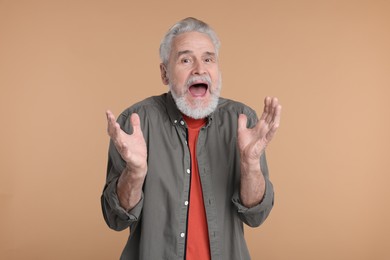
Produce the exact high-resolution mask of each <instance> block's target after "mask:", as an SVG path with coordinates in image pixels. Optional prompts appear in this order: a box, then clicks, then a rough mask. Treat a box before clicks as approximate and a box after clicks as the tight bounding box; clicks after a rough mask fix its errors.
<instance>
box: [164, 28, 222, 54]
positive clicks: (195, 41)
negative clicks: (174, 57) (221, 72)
mask: <svg viewBox="0 0 390 260" xmlns="http://www.w3.org/2000/svg"><path fill="white" fill-rule="evenodd" d="M182 51H191V52H200V53H204V52H211V53H215V47H214V44H213V42H212V41H211V39H210V37H209V36H208V35H207V34H204V33H200V32H186V33H182V34H180V35H178V36H176V37H175V38H174V39H173V42H172V51H171V54H177V53H178V52H182Z"/></svg>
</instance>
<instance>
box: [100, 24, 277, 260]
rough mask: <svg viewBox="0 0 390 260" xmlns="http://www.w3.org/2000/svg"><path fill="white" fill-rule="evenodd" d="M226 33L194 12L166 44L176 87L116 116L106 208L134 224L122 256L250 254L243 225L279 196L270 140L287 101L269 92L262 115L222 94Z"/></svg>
mask: <svg viewBox="0 0 390 260" xmlns="http://www.w3.org/2000/svg"><path fill="white" fill-rule="evenodd" d="M219 46H220V43H219V40H218V38H217V35H216V34H215V32H214V31H213V30H212V29H211V28H210V27H209V26H208V25H207V24H206V23H204V22H202V21H200V20H197V19H195V18H186V19H184V20H181V21H179V22H178V23H176V24H175V25H174V26H173V27H171V29H170V30H169V31H168V32H167V34H166V35H165V37H164V38H163V41H162V43H161V45H160V56H161V62H162V63H161V64H160V70H161V79H162V82H163V83H164V84H165V85H168V86H169V92H168V93H165V94H162V95H160V96H154V97H149V98H147V99H145V100H143V101H141V102H139V103H137V104H135V105H133V106H131V107H130V108H128V109H126V110H125V111H124V112H123V113H122V114H121V115H120V116H119V117H118V119H117V121H116V119H115V117H114V115H113V114H112V113H111V112H110V111H107V113H106V114H107V121H108V134H109V136H110V138H111V142H110V147H109V158H108V167H107V180H106V185H105V187H104V191H103V194H102V197H101V202H102V208H103V215H104V218H105V220H106V222H107V224H108V226H109V227H110V228H112V229H114V230H118V231H119V230H123V229H126V228H130V235H129V238H128V241H127V244H126V246H125V248H124V250H123V252H122V256H121V259H147V260H155V259H166V260H174V259H187V260H189V259H191V260H205V259H213V260H215V259H221V260H227V259H232V260H239V259H250V255H249V252H248V248H247V245H246V242H245V239H244V230H243V223H245V224H247V225H249V226H251V227H256V226H259V225H260V224H261V223H262V222H263V221H264V220H265V219H266V218H267V216H268V215H269V213H270V211H271V209H272V206H273V201H274V194H273V187H272V184H271V182H270V180H269V174H268V168H267V163H266V158H265V148H266V146H267V145H268V144H269V142H270V141H271V139H272V137H273V136H274V134H275V132H276V130H277V128H278V126H279V122H280V114H281V106H280V105H279V103H278V100H277V99H276V98H270V97H266V98H265V100H264V110H263V113H262V115H261V117H260V118H259V119H258V118H257V116H256V113H255V111H254V110H252V109H251V108H249V107H248V106H246V105H244V104H242V103H239V102H235V101H232V100H228V99H224V98H221V97H220V91H221V73H220V70H219V65H218V50H219Z"/></svg>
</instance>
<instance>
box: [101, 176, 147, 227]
mask: <svg viewBox="0 0 390 260" xmlns="http://www.w3.org/2000/svg"><path fill="white" fill-rule="evenodd" d="M116 185H117V182H116V181H113V182H111V183H110V184H109V185H108V187H107V189H106V196H107V197H106V198H107V201H108V202H109V204H110V207H111V209H112V210H113V211H114V212H115V213H116V214H117V216H118V217H119V218H120V219H122V220H124V221H130V222H133V221H137V220H138V219H139V217H140V215H141V212H142V208H143V204H144V193H143V192H142V193H141V199H140V200H139V202H138V203H137V204H136V205H135V207H134V208H132V209H131V210H129V211H126V210H125V209H124V208H123V207H122V206H121V205H120V203H119V198H118V194H117V193H116V190H117V189H116Z"/></svg>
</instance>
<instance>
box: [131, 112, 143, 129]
mask: <svg viewBox="0 0 390 260" xmlns="http://www.w3.org/2000/svg"><path fill="white" fill-rule="evenodd" d="M130 122H131V125H132V127H133V134H139V133H141V132H142V130H141V121H140V119H139V115H138V114H137V113H133V114H131V117H130Z"/></svg>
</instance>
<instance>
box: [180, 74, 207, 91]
mask: <svg viewBox="0 0 390 260" xmlns="http://www.w3.org/2000/svg"><path fill="white" fill-rule="evenodd" d="M196 82H202V83H207V85H208V86H209V87H210V86H211V78H210V76H208V75H202V76H192V77H190V78H189V79H188V80H187V82H186V88H187V89H188V88H189V87H190V86H191V85H193V84H194V83H196Z"/></svg>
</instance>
